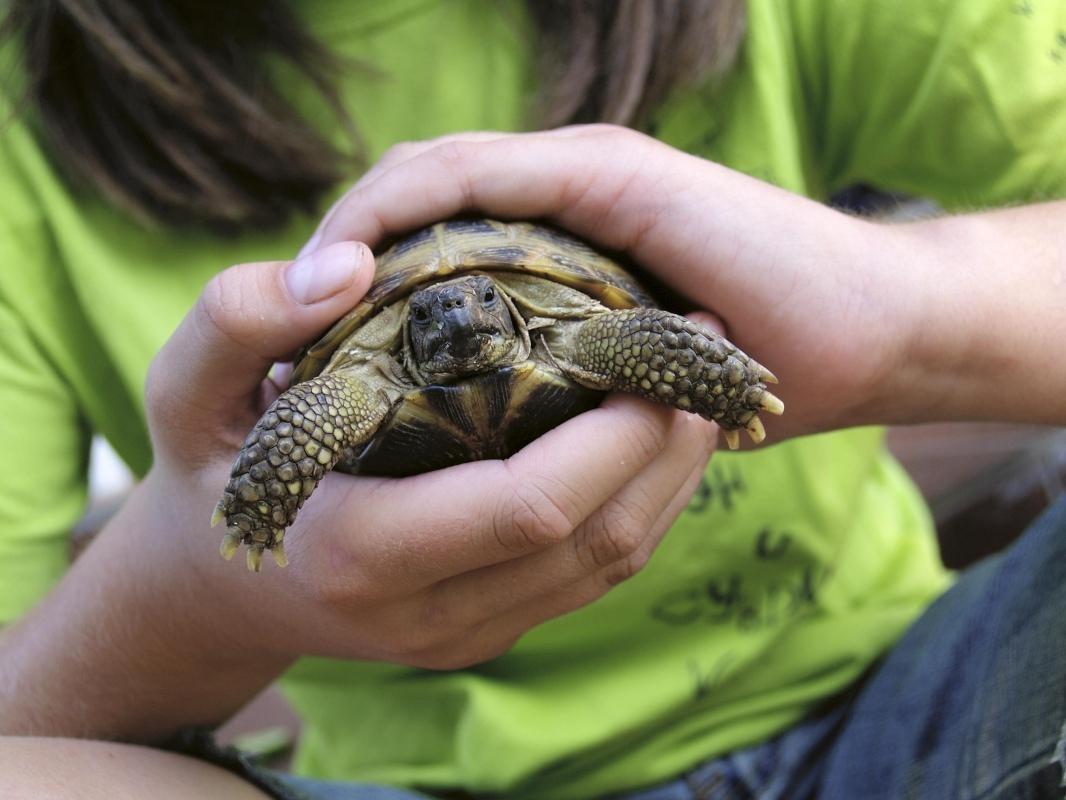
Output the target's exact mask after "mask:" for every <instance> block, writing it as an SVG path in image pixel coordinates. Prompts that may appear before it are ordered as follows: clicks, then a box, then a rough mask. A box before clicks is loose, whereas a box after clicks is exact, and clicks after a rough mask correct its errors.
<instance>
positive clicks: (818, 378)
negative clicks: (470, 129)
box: [305, 125, 915, 439]
mask: <svg viewBox="0 0 1066 800" xmlns="http://www.w3.org/2000/svg"><path fill="white" fill-rule="evenodd" d="M475 211H476V212H479V213H484V214H485V215H487V216H496V217H500V218H508V219H514V218H530V219H532V218H537V219H547V220H550V221H554V222H555V223H556V224H558V225H560V226H562V227H565V228H567V229H569V230H571V231H573V232H575V233H577V234H579V235H582V236H584V237H586V238H587V239H589V240H591V241H592V242H594V243H596V244H599V245H600V246H603V247H606V248H610V249H613V250H617V251H623V252H625V253H626V254H628V255H629V256H631V257H632V258H633V259H634V261H635V262H636V263H637V264H639V265H640V266H641V267H643V268H645V269H647V270H649V271H650V272H652V273H654V274H655V275H656V276H658V277H659V278H660V279H662V280H664V281H665V282H666V283H667V284H669V285H671V286H672V287H673V288H674V289H676V290H678V291H680V292H681V293H682V294H684V295H686V296H687V297H689V298H690V299H691V300H692V301H694V302H695V303H696V304H697V305H698V306H700V307H703V308H706V309H709V310H711V311H713V312H714V313H715V314H716V315H717V316H719V317H720V318H722V319H723V320H724V322H725V324H726V333H727V336H729V338H730V339H732V340H733V341H735V342H736V343H737V344H738V345H739V346H740V347H741V348H743V349H744V350H745V351H746V352H748V353H749V354H750V355H751V356H753V357H754V358H756V359H758V360H759V361H760V362H761V363H763V364H765V365H766V366H767V367H769V368H770V369H771V370H773V371H774V373H776V374H777V376H778V377H779V378H780V380H781V384H780V387H779V388H775V389H774V392H775V393H776V394H778V395H780V396H781V398H782V399H783V400H784V401H785V406H786V409H787V411H786V413H785V415H784V416H783V417H782V418H780V419H773V420H769V421H767V430H768V433H769V435H770V438H771V439H774V438H776V439H781V438H784V437H787V436H791V435H796V434H801V433H808V432H812V431H818V430H825V429H829V428H835V427H843V426H847V425H853V424H860V423H866V422H877V421H887V419H886V418H887V417H890V416H891V415H892V411H891V409H890V408H889V406H890V405H891V394H892V388H891V387H892V386H893V384H894V382H895V381H896V380H897V379H898V377H899V374H900V373H899V370H900V367H901V365H903V364H905V361H906V356H907V352H908V350H909V349H910V348H911V346H912V345H913V342H912V340H911V338H910V335H911V332H913V330H914V327H915V326H914V322H913V319H912V317H913V314H914V312H913V305H914V304H913V303H912V302H911V297H910V293H909V290H908V289H907V288H906V287H908V286H913V285H914V280H912V278H913V277H914V276H912V275H911V274H910V273H911V272H913V271H914V269H913V268H912V267H911V265H910V263H909V261H908V259H907V258H906V255H905V248H903V247H901V246H900V244H898V243H897V242H896V240H894V239H893V238H892V237H891V236H889V235H887V233H886V227H885V226H880V225H876V224H874V223H870V222H867V221H863V220H860V219H856V218H853V217H849V216H847V215H845V214H842V213H839V212H837V211H834V210H831V209H829V208H826V207H825V206H822V205H820V204H818V203H815V202H812V201H809V200H806V199H804V198H801V197H799V196H796V195H793V194H790V193H788V192H786V191H783V190H781V189H778V188H776V187H774V186H771V185H769V184H766V183H763V182H761V181H757V180H755V179H753V178H749V177H747V176H745V175H742V174H740V173H737V172H734V171H731V170H729V169H726V168H724V167H722V166H719V165H717V164H714V163H712V162H709V161H706V160H704V159H700V158H696V157H694V156H690V155H687V154H685V153H682V152H680V151H678V150H675V149H673V148H670V147H668V146H666V145H664V144H662V143H660V142H657V141H655V140H654V139H651V138H649V137H646V136H643V135H641V134H638V133H635V132H633V131H630V130H626V129H623V128H617V127H613V126H604V125H592V126H579V127H573V128H564V129H560V130H558V131H553V132H547V133H535V134H518V135H504V134H497V133H470V134H458V135H454V136H449V137H444V138H443V139H439V140H433V141H429V142H416V143H408V144H403V145H399V146H397V147H394V148H393V149H392V150H391V151H389V152H388V153H387V154H386V155H385V157H384V158H383V159H382V160H381V162H380V163H379V164H378V165H376V166H375V167H374V168H373V169H372V170H370V172H368V173H367V174H366V175H365V176H364V177H363V179H362V180H360V181H359V182H358V183H357V184H356V185H355V186H354V187H353V188H352V189H351V190H350V191H349V192H348V193H347V194H345V195H344V196H343V197H342V198H341V199H340V200H339V201H338V203H337V204H336V205H335V206H334V208H333V209H332V210H331V211H330V213H329V214H328V215H327V216H326V218H325V219H324V221H323V223H322V225H321V226H320V227H319V230H318V231H317V232H316V234H315V236H314V237H312V239H311V240H310V241H309V242H308V245H307V246H306V247H305V251H306V252H314V251H315V250H316V249H317V248H320V247H325V246H328V245H329V244H331V243H333V242H336V241H341V240H344V239H351V238H355V239H359V240H361V241H365V242H368V243H369V244H370V245H371V246H377V245H378V244H379V243H381V242H383V241H385V240H387V239H388V238H389V237H391V236H394V235H396V234H399V233H401V232H404V231H408V230H411V229H413V228H417V227H419V226H421V225H424V224H428V223H431V222H434V221H437V220H439V219H442V218H447V217H449V216H452V215H454V214H457V213H461V212H475Z"/></svg>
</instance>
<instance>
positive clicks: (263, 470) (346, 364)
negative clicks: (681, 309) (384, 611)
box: [212, 219, 784, 572]
mask: <svg viewBox="0 0 1066 800" xmlns="http://www.w3.org/2000/svg"><path fill="white" fill-rule="evenodd" d="M767 382H770V383H776V382H777V380H776V378H774V376H773V374H772V373H771V372H770V371H769V370H767V369H766V368H765V367H763V366H762V365H760V364H759V363H757V362H756V361H755V360H753V359H752V358H750V357H749V356H747V355H746V354H745V353H743V352H741V351H740V350H739V349H738V348H736V347H735V346H734V345H733V344H731V343H730V342H729V341H727V340H726V339H724V338H723V337H721V336H718V335H717V334H715V333H712V332H710V331H708V330H706V329H704V328H703V327H701V326H699V325H697V324H696V323H693V322H691V321H689V320H687V319H685V317H683V316H679V315H678V314H674V313H671V312H669V311H665V310H662V309H660V308H658V307H656V304H655V302H654V300H653V299H652V297H651V295H650V294H649V293H648V292H647V291H646V290H645V289H644V288H643V287H642V286H641V285H640V284H639V283H638V282H637V280H636V279H635V278H634V277H633V276H632V275H631V274H630V273H629V272H628V271H627V270H626V269H624V268H623V267H622V266H621V265H620V264H619V263H618V262H617V261H615V260H612V259H611V258H608V257H607V256H606V255H603V254H601V253H599V252H597V251H596V250H594V249H592V248H591V247H590V246H589V245H587V244H586V243H584V242H582V241H580V240H578V239H576V238H574V237H573V236H571V235H569V234H566V233H563V232H562V231H559V230H557V229H555V228H551V227H547V226H545V225H539V224H533V223H528V222H499V221H495V220H490V219H457V220H451V221H448V222H443V223H438V224H436V225H433V226H430V227H427V228H423V229H422V230H419V231H417V232H415V233H413V234H411V235H409V236H407V237H406V238H403V239H401V240H399V241H397V242H396V243H395V244H394V245H392V247H390V248H389V249H388V250H386V251H385V252H384V253H383V254H381V255H379V256H378V258H377V273H376V277H375V280H374V283H373V285H372V286H371V288H370V290H369V291H368V292H367V294H366V296H365V297H364V299H363V300H362V301H361V302H360V303H359V304H358V305H357V306H356V307H355V308H354V309H353V310H352V311H351V312H349V313H348V314H347V315H346V316H345V317H343V318H342V319H341V320H339V321H338V322H337V323H336V324H335V325H334V326H333V327H332V328H331V329H330V330H329V331H328V332H327V333H326V334H325V336H323V337H322V339H321V340H319V341H318V342H317V343H316V344H313V345H311V346H310V347H309V348H307V349H306V350H305V351H304V352H303V354H302V357H300V358H299V359H298V363H297V365H296V367H295V369H294V372H293V379H292V385H291V386H290V388H289V389H287V390H286V391H285V392H283V393H282V394H281V395H280V396H279V397H278V398H277V400H275V401H274V403H273V404H272V405H271V406H270V407H269V408H268V409H267V411H266V412H265V413H264V414H263V416H262V418H261V419H260V420H259V422H258V423H257V424H256V425H255V427H254V429H253V430H252V431H251V433H250V434H249V435H248V437H247V438H246V439H245V441H244V445H243V449H242V450H241V452H240V454H239V455H238V457H237V460H236V462H235V463H234V465H233V469H232V471H231V473H230V479H229V482H228V484H227V486H226V488H225V491H224V493H223V496H222V499H221V500H220V501H219V503H218V506H217V508H216V509H215V514H214V517H213V518H212V523H213V524H217V523H218V522H219V521H221V520H223V519H225V521H226V525H227V532H226V534H225V536H224V537H223V540H222V545H221V548H220V550H221V553H222V555H223V556H224V557H225V558H227V559H229V558H231V557H232V556H233V554H234V553H235V552H236V550H237V549H238V547H239V546H240V544H242V543H243V544H246V545H248V547H249V549H248V553H247V560H248V566H249V568H250V569H252V570H254V571H257V572H258V571H259V569H260V565H261V561H262V555H263V552H264V550H269V551H271V553H272V555H273V556H274V559H275V560H276V561H277V563H278V564H279V565H280V566H284V565H285V563H286V558H285V553H284V549H283V546H282V542H283V539H284V535H285V530H286V528H287V527H288V526H289V525H291V524H292V523H293V521H294V519H295V517H296V514H297V512H298V511H299V509H300V508H301V507H302V506H303V504H304V501H306V500H307V498H308V497H310V495H311V493H312V492H313V491H314V488H315V486H316V485H317V484H318V482H319V481H320V480H321V479H322V477H323V476H324V475H325V473H326V472H327V471H329V470H331V469H337V470H342V471H344V472H348V473H352V474H356V473H359V474H376V475H395V476H399V475H408V474H415V473H419V472H424V471H429V470H433V469H440V468H443V467H446V466H449V465H452V464H457V463H461V462H464V461H472V460H477V459H486V458H505V457H507V456H508V455H510V454H511V453H514V452H516V451H517V450H519V449H520V448H522V447H523V446H524V445H525V444H527V443H529V442H531V441H532V440H533V439H534V438H536V437H537V436H540V435H541V434H542V433H544V432H545V431H547V430H549V429H550V428H552V427H554V426H556V425H558V424H560V423H561V422H563V421H564V420H566V419H568V418H569V417H572V416H574V415H576V414H578V413H580V412H582V411H585V410H587V409H590V408H592V407H594V406H595V405H596V404H597V403H598V402H599V400H600V399H601V398H602V396H603V394H604V393H605V392H607V391H624V392H632V393H634V394H637V395H640V396H641V397H645V398H648V399H650V400H654V401H657V402H660V403H666V404H668V405H672V406H674V407H675V408H680V409H684V410H685V411H689V412H692V413H695V414H699V415H700V416H702V417H705V418H707V419H711V420H714V421H715V422H716V423H718V425H719V426H720V427H721V429H722V430H723V432H724V436H725V439H726V442H727V443H728V445H729V447H730V448H732V449H736V447H737V446H738V445H739V430H740V429H742V428H743V429H746V430H747V432H748V434H749V435H750V436H751V439H752V440H753V441H754V442H756V443H758V442H760V441H762V439H763V438H764V436H765V432H764V429H763V425H762V422H761V421H760V419H759V416H758V412H759V411H768V412H771V413H774V414H780V413H781V412H782V411H783V410H784V405H783V404H782V402H781V401H780V400H779V399H778V398H777V397H775V396H774V395H773V394H771V393H770V392H769V391H768V390H767V388H766V383H767Z"/></svg>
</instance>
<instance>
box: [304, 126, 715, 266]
mask: <svg viewBox="0 0 1066 800" xmlns="http://www.w3.org/2000/svg"><path fill="white" fill-rule="evenodd" d="M611 130H612V131H615V132H613V133H611V134H607V133H605V132H604V130H603V129H602V128H601V129H599V131H598V132H597V131H593V132H589V133H585V132H575V131H571V132H567V133H563V134H560V133H534V134H516V135H512V136H506V137H501V138H498V139H492V140H489V141H484V142H469V141H468V142H464V141H449V142H445V143H442V144H439V145H437V146H435V147H431V148H428V149H426V150H424V151H423V152H421V153H420V154H418V155H417V156H415V157H413V158H410V159H407V160H406V161H403V162H402V163H399V164H397V165H395V166H394V167H393V168H391V169H389V170H387V171H386V172H384V173H383V174H382V175H381V176H380V177H379V178H378V179H377V180H375V181H373V182H372V183H370V184H367V185H365V186H363V187H360V189H359V190H354V191H353V192H352V193H351V195H350V196H349V197H348V198H347V200H346V202H345V203H343V204H342V205H341V206H340V207H338V208H337V210H336V212H335V214H334V215H333V217H332V218H331V219H330V221H329V223H328V224H326V225H324V226H323V230H322V236H321V239H320V243H319V244H320V246H321V245H325V244H328V243H330V242H332V241H336V240H338V239H340V238H348V237H352V238H358V239H359V240H360V241H367V242H369V243H371V244H372V245H374V244H376V243H377V242H380V241H381V240H383V239H384V238H386V237H389V236H393V235H396V234H398V233H400V232H403V231H407V230H411V229H414V228H417V227H421V226H423V225H426V224H429V223H431V222H435V221H437V220H439V219H444V218H447V217H450V216H453V215H455V214H457V213H459V212H461V211H467V210H471V209H479V210H484V211H487V212H488V213H491V214H493V215H495V216H501V217H505V218H550V219H555V220H556V221H558V222H560V223H562V224H563V225H564V226H565V227H568V228H570V229H572V230H574V231H575V232H576V233H579V234H584V235H588V236H590V237H591V238H594V239H597V240H599V241H600V242H601V244H604V245H606V246H609V247H612V248H615V249H620V250H629V249H630V246H631V245H632V244H633V239H634V237H635V236H637V237H639V236H643V235H644V231H643V228H644V227H646V226H647V225H649V224H650V223H651V222H652V221H653V220H652V219H651V217H650V216H649V214H650V213H651V211H653V208H652V207H650V206H649V203H651V202H652V201H651V200H650V199H649V198H653V197H669V196H670V195H671V192H669V191H666V192H663V191H659V192H654V193H653V192H650V191H649V189H651V188H653V186H654V185H655V184H657V183H660V182H661V181H662V180H663V179H664V175H665V174H666V173H665V171H664V170H660V169H659V168H658V163H657V155H658V154H659V153H661V152H662V151H663V149H664V147H665V146H663V145H660V144H659V143H657V142H655V140H653V139H650V138H648V137H645V136H642V135H640V134H637V133H633V132H622V131H621V129H611ZM675 156H676V158H678V159H682V160H687V159H691V161H692V162H693V163H692V164H691V165H689V166H691V167H692V169H700V168H704V167H705V166H706V165H705V164H704V162H701V161H699V160H698V159H695V158H691V157H688V156H683V155H682V154H680V153H676V154H675ZM690 177H691V176H690ZM654 188H661V187H659V186H654ZM412 192H417V196H418V202H417V203H412V202H410V198H411V195H412ZM622 199H624V200H626V201H627V203H628V207H616V206H617V204H618V202H619V201H620V200H622Z"/></svg>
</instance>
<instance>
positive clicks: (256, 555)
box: [247, 544, 264, 572]
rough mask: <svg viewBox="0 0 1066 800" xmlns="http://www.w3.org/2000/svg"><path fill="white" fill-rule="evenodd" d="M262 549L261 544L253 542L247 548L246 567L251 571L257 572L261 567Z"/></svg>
mask: <svg viewBox="0 0 1066 800" xmlns="http://www.w3.org/2000/svg"><path fill="white" fill-rule="evenodd" d="M263 549H264V548H263V545H261V544H254V545H252V546H251V547H249V548H248V554H247V561H248V569H250V570H251V571H252V572H259V571H260V570H261V569H262V568H263Z"/></svg>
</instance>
